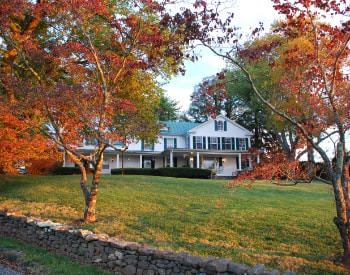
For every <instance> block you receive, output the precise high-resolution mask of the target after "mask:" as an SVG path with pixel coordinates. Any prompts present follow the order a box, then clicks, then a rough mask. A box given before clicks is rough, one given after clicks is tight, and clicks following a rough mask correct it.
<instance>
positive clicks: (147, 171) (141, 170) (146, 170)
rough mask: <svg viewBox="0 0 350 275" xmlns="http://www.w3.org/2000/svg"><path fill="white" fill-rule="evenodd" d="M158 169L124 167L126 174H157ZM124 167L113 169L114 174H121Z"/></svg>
mask: <svg viewBox="0 0 350 275" xmlns="http://www.w3.org/2000/svg"><path fill="white" fill-rule="evenodd" d="M156 170H157V169H153V168H124V175H149V176H156V173H157V171H156ZM121 173H122V169H121V168H117V169H111V174H112V175H121Z"/></svg>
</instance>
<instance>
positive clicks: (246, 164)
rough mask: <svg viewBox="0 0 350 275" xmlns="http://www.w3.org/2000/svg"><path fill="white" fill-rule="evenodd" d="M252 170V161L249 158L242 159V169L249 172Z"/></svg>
mask: <svg viewBox="0 0 350 275" xmlns="http://www.w3.org/2000/svg"><path fill="white" fill-rule="evenodd" d="M249 168H250V161H249V159H248V158H246V159H242V162H241V169H242V170H247V169H249Z"/></svg>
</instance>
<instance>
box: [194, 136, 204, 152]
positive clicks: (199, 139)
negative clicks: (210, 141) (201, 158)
mask: <svg viewBox="0 0 350 275" xmlns="http://www.w3.org/2000/svg"><path fill="white" fill-rule="evenodd" d="M194 141H195V143H196V147H195V148H196V149H203V137H197V136H196V137H195V140H194Z"/></svg>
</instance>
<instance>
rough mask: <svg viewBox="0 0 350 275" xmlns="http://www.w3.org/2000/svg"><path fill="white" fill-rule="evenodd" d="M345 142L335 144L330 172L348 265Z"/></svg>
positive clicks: (349, 227) (349, 233)
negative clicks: (334, 153) (333, 163)
mask: <svg viewBox="0 0 350 275" xmlns="http://www.w3.org/2000/svg"><path fill="white" fill-rule="evenodd" d="M344 144H345V143H343V142H339V143H338V144H337V161H336V167H335V169H334V171H330V172H332V183H333V189H334V197H335V204H336V210H337V217H335V218H334V223H335V224H336V226H337V228H338V230H339V234H340V237H341V240H342V244H343V264H344V265H345V266H347V267H350V224H349V207H350V205H349V199H348V198H349V189H348V184H349V178H348V175H347V171H346V169H344V166H346V163H347V161H346V154H345V146H344Z"/></svg>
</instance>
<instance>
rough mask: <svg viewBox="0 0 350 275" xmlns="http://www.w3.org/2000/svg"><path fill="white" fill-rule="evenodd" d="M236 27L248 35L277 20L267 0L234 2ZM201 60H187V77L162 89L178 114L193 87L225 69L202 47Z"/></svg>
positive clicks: (172, 80) (188, 102) (218, 59)
mask: <svg viewBox="0 0 350 275" xmlns="http://www.w3.org/2000/svg"><path fill="white" fill-rule="evenodd" d="M233 9H234V13H235V20H236V23H235V25H236V26H239V27H240V28H241V32H242V33H243V34H244V33H250V30H251V29H254V28H256V27H258V24H259V22H263V23H264V27H265V29H266V28H268V26H270V25H271V23H272V22H273V21H274V20H276V19H277V18H278V14H277V12H276V11H275V10H274V9H273V7H272V2H271V1H270V0H236V1H234V4H233ZM199 54H200V56H201V57H200V59H199V60H198V61H197V62H194V63H193V62H191V61H186V62H185V67H186V74H185V75H184V76H181V75H179V76H175V77H174V78H172V79H171V80H170V82H169V83H168V84H166V85H164V86H163V89H165V91H166V94H167V95H168V96H169V97H170V98H172V99H175V100H176V101H177V102H178V103H179V107H180V108H181V111H187V110H188V107H189V104H190V96H191V93H192V91H193V88H194V86H195V85H196V84H199V83H200V82H201V80H202V79H203V78H204V77H207V76H211V75H215V74H216V73H217V72H220V71H221V70H222V69H223V68H224V67H225V62H224V60H222V59H221V58H219V57H217V56H215V55H214V54H213V53H211V52H210V51H209V50H208V49H206V48H204V47H201V48H200V50H199Z"/></svg>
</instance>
